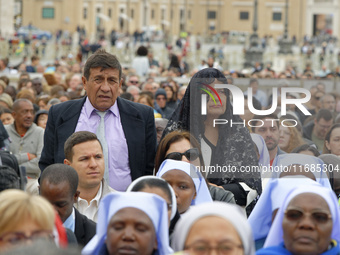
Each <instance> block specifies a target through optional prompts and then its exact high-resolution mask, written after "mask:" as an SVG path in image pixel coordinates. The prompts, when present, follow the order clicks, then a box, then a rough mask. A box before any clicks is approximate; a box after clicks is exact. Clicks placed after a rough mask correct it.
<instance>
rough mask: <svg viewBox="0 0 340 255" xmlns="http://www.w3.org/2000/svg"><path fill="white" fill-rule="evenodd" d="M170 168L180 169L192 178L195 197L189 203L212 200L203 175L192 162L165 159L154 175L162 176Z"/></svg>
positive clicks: (196, 203)
mask: <svg viewBox="0 0 340 255" xmlns="http://www.w3.org/2000/svg"><path fill="white" fill-rule="evenodd" d="M171 170H181V171H183V172H184V173H186V174H187V175H189V176H190V177H191V178H192V180H193V182H194V184H195V189H196V198H195V199H193V200H192V201H191V205H198V204H201V203H205V202H212V201H213V200H212V198H211V195H210V192H209V189H208V186H207V183H206V182H205V179H204V177H203V176H202V174H201V173H200V172H199V171H198V170H197V169H196V167H195V166H194V165H193V164H190V163H188V162H184V161H178V160H172V159H166V160H164V161H163V163H162V164H161V166H160V167H159V170H158V172H157V174H156V175H157V176H159V177H162V176H163V175H164V174H165V173H166V172H168V171H171Z"/></svg>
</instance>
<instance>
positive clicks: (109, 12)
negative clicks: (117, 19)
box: [107, 8, 112, 18]
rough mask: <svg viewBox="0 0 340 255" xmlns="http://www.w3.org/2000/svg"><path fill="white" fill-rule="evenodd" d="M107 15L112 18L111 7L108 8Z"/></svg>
mask: <svg viewBox="0 0 340 255" xmlns="http://www.w3.org/2000/svg"><path fill="white" fill-rule="evenodd" d="M107 16H109V18H112V10H111V8H109V9H108V11H107Z"/></svg>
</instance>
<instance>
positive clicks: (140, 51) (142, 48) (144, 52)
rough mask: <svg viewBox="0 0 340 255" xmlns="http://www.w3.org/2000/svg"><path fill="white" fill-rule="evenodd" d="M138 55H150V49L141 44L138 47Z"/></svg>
mask: <svg viewBox="0 0 340 255" xmlns="http://www.w3.org/2000/svg"><path fill="white" fill-rule="evenodd" d="M137 55H138V56H143V57H144V56H147V55H148V49H147V48H146V47H145V46H139V48H138V49H137Z"/></svg>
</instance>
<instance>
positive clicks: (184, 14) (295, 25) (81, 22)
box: [0, 0, 340, 40]
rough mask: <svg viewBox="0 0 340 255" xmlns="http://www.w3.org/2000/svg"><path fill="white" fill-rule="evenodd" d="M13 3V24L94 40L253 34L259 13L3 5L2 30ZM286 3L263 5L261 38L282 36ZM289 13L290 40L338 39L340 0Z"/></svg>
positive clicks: (155, 2) (51, 1)
mask: <svg viewBox="0 0 340 255" xmlns="http://www.w3.org/2000/svg"><path fill="white" fill-rule="evenodd" d="M13 1H15V3H16V10H19V13H16V14H15V21H14V23H12V24H16V25H18V26H27V25H29V24H31V25H33V26H36V27H39V28H40V29H42V30H49V31H51V32H56V31H57V30H58V29H61V30H68V31H70V32H73V31H75V30H76V29H77V27H78V28H79V27H81V28H85V30H86V31H87V32H88V33H89V34H91V35H93V34H97V33H98V32H105V33H106V34H108V33H110V31H111V30H113V29H114V30H116V31H117V32H124V33H126V32H129V33H130V34H132V33H133V32H135V31H136V30H139V31H146V30H148V29H149V32H150V31H156V30H157V31H162V32H164V33H166V34H169V35H179V34H180V33H181V32H183V31H184V32H190V33H191V34H196V35H197V34H200V35H202V36H207V35H208V36H209V35H211V34H216V33H223V32H229V33H230V35H233V33H246V34H247V33H251V31H252V21H253V14H254V1H253V0H0V2H1V6H0V12H1V19H0V22H1V24H0V27H1V31H5V26H6V25H5V24H4V23H6V22H4V21H5V20H6V21H8V20H9V19H8V17H9V15H12V16H13V15H14V14H13V11H12V9H13V7H12V5H13ZM285 4H286V1H285V0H260V1H259V2H258V24H259V26H258V35H259V37H263V36H265V35H267V36H269V35H271V36H273V37H274V38H277V37H278V36H281V35H282V34H283V31H284V17H285V16H284V15H285ZM288 9H289V11H288V12H289V14H288V24H289V26H288V33H289V36H290V37H291V38H293V37H295V38H296V39H297V40H301V39H303V37H304V36H306V35H308V36H313V35H320V36H327V35H332V36H334V37H338V36H339V34H340V27H339V21H340V20H339V16H340V1H339V0H289V1H288ZM4 10H6V11H4ZM9 10H10V11H9ZM4 14H6V15H4ZM7 23H8V24H11V23H10V22H7ZM18 23H20V24H18ZM6 31H7V30H6ZM8 31H9V30H8Z"/></svg>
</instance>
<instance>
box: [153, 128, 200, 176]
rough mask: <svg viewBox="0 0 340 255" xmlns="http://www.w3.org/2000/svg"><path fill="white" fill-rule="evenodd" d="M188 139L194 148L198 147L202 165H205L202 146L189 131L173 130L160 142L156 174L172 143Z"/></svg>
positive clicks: (156, 159) (156, 158)
mask: <svg viewBox="0 0 340 255" xmlns="http://www.w3.org/2000/svg"><path fill="white" fill-rule="evenodd" d="M182 140H188V142H189V143H190V144H191V145H192V147H193V148H197V149H198V151H199V159H200V164H201V166H204V160H203V157H202V151H201V146H200V145H199V143H198V142H197V140H196V139H195V137H193V136H192V135H191V134H190V133H189V132H187V131H173V132H171V133H169V134H167V135H166V136H165V137H164V138H163V139H162V140H161V141H160V143H159V145H158V148H157V152H156V157H155V174H156V173H157V172H158V170H159V167H160V166H161V164H162V162H163V161H164V160H165V156H166V155H165V154H166V152H167V151H168V150H169V148H170V146H171V144H173V143H176V142H179V141H182Z"/></svg>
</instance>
